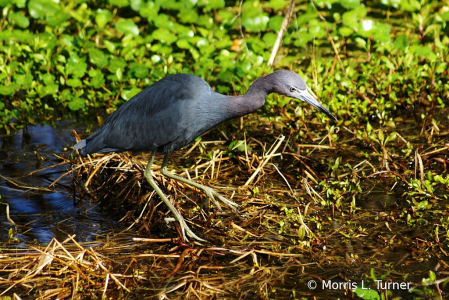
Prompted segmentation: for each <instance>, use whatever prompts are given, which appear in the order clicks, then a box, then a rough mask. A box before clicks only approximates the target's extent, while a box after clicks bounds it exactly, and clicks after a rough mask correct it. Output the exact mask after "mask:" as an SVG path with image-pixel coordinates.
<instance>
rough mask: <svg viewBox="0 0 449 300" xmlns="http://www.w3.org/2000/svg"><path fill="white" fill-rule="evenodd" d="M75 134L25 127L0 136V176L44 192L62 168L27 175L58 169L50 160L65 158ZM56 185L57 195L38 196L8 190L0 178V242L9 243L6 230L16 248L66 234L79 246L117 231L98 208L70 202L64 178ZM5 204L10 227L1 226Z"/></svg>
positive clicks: (68, 128)
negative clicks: (58, 157) (59, 156)
mask: <svg viewBox="0 0 449 300" xmlns="http://www.w3.org/2000/svg"><path fill="white" fill-rule="evenodd" d="M76 128H77V124H75V123H70V122H68V121H62V122H59V123H57V124H56V127H52V126H50V125H37V126H29V127H28V128H27V129H22V130H19V131H18V132H16V133H14V134H12V135H9V136H1V137H0V148H1V150H0V175H2V176H4V177H8V178H13V179H14V180H17V181H20V182H21V183H22V184H23V185H24V186H32V187H47V186H48V185H49V184H50V183H51V182H53V181H54V180H55V179H57V178H58V177H59V176H60V175H62V174H63V173H65V172H67V171H68V166H67V165H63V166H59V167H54V168H50V169H48V170H44V171H41V172H37V173H35V174H34V175H33V176H27V175H28V174H29V173H30V172H33V171H36V170H38V169H42V168H45V167H48V166H50V165H54V164H56V163H58V162H59V160H58V159H57V158H56V157H55V156H53V154H59V155H61V156H65V157H70V150H68V149H70V148H69V147H70V146H72V145H73V144H74V140H75V139H74V137H73V135H72V130H73V129H76ZM60 184H61V185H60V186H58V191H57V192H41V191H38V190H30V189H27V188H22V187H17V186H14V185H13V184H11V183H9V182H7V180H5V179H4V178H0V195H1V200H0V201H1V202H2V204H0V242H12V241H13V240H12V239H10V238H8V232H9V231H10V230H11V229H12V230H14V235H13V237H15V238H17V239H16V240H15V242H17V243H19V246H20V245H22V246H23V245H24V244H25V243H30V242H35V243H39V244H42V243H43V244H46V243H48V242H50V241H51V239H52V238H53V237H55V238H57V239H58V240H64V239H66V238H67V234H76V236H77V239H78V240H80V241H93V240H95V238H96V236H98V235H103V234H105V233H107V232H110V231H112V230H113V229H117V227H118V225H117V224H116V223H115V222H114V221H113V220H110V219H108V217H107V216H106V214H103V213H102V212H101V209H100V208H99V207H97V206H94V205H91V204H89V203H85V204H76V203H75V202H74V199H73V196H72V192H71V180H70V176H66V177H64V178H63V179H62V180H61V181H60ZM5 203H6V204H8V205H9V213H10V218H11V219H12V220H13V221H14V222H15V224H16V226H14V225H13V224H11V222H9V221H8V220H7V216H6V205H5Z"/></svg>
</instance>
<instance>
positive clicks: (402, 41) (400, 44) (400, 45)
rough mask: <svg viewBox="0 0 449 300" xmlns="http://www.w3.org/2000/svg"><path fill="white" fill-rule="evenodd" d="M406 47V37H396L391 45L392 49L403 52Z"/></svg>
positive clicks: (402, 35) (401, 35)
mask: <svg viewBox="0 0 449 300" xmlns="http://www.w3.org/2000/svg"><path fill="white" fill-rule="evenodd" d="M407 46H408V41H407V35H405V34H400V35H398V36H396V39H395V41H394V43H393V47H394V48H395V49H396V50H398V51H401V52H403V51H404V50H405V49H406V48H407Z"/></svg>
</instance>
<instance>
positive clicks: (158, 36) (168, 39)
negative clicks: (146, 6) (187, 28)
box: [152, 28, 177, 45]
mask: <svg viewBox="0 0 449 300" xmlns="http://www.w3.org/2000/svg"><path fill="white" fill-rule="evenodd" d="M152 36H153V38H154V39H155V40H158V41H160V42H162V43H165V44H168V45H170V44H172V43H173V42H174V41H176V40H177V37H176V35H174V34H173V33H171V32H170V31H168V30H167V29H163V28H162V29H156V30H154V31H153V33H152Z"/></svg>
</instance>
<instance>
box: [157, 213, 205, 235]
mask: <svg viewBox="0 0 449 300" xmlns="http://www.w3.org/2000/svg"><path fill="white" fill-rule="evenodd" d="M172 212H173V211H172ZM173 213H174V215H175V218H165V222H167V223H168V222H170V221H175V220H176V221H178V223H179V226H180V227H181V232H182V238H183V239H184V240H186V241H188V239H187V238H186V234H187V235H188V236H189V237H191V238H192V239H195V240H197V241H200V242H207V241H206V240H203V239H202V238H200V237H199V236H197V235H196V234H195V233H193V231H192V230H191V229H190V228H189V226H187V223H186V221H185V220H184V218H183V217H182V216H181V214H180V213H179V212H178V211H176V213H175V212H173Z"/></svg>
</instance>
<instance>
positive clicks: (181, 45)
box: [176, 38, 192, 49]
mask: <svg viewBox="0 0 449 300" xmlns="http://www.w3.org/2000/svg"><path fill="white" fill-rule="evenodd" d="M176 46H178V47H179V48H181V49H189V48H190V47H192V46H191V45H190V43H189V41H188V39H186V38H183V39H179V40H177V41H176Z"/></svg>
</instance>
